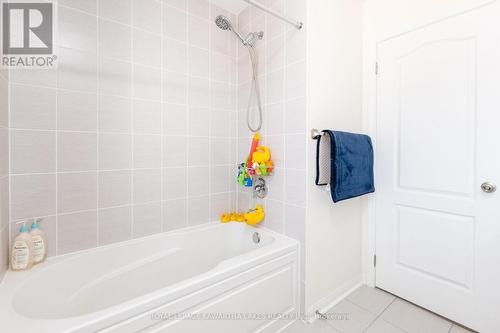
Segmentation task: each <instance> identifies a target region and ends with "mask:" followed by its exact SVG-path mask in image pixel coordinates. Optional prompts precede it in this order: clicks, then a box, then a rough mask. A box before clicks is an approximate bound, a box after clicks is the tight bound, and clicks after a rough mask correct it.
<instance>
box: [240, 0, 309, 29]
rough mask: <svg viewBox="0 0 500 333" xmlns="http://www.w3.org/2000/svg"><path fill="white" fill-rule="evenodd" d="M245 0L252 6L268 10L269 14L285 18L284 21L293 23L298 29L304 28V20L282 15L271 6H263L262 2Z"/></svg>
mask: <svg viewBox="0 0 500 333" xmlns="http://www.w3.org/2000/svg"><path fill="white" fill-rule="evenodd" d="M243 1H245V2H246V3H248V4H250V5H252V6H255V7H257V8H259V9H261V10H263V11H265V12H267V13H268V14H271V15H272V16H274V17H277V18H279V19H280V20H283V21H285V22H287V23H289V24H291V25H293V26H294V27H296V28H297V29H302V26H303V25H304V24H303V23H302V22H300V21H295V20H292V19H289V18H288V17H285V16H283V15H281V14H280V13H278V12H277V11H274V10H272V9H270V8H267V7H265V6H263V5H262V4H260V3H258V2H257V1H254V0H243Z"/></svg>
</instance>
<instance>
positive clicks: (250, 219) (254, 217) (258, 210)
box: [244, 205, 265, 225]
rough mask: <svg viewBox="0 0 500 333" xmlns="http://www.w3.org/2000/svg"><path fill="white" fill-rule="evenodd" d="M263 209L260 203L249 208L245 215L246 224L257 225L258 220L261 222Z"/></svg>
mask: <svg viewBox="0 0 500 333" xmlns="http://www.w3.org/2000/svg"><path fill="white" fill-rule="evenodd" d="M264 216H265V214H264V209H263V208H262V206H261V205H257V206H255V208H254V209H250V210H249V211H248V212H247V213H246V214H245V215H244V217H245V222H246V223H247V224H248V225H257V224H259V223H260V222H262V220H264Z"/></svg>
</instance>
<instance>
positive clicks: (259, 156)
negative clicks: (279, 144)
mask: <svg viewBox="0 0 500 333" xmlns="http://www.w3.org/2000/svg"><path fill="white" fill-rule="evenodd" d="M270 160H271V151H270V150H269V148H268V147H265V146H259V147H257V148H256V149H255V152H254V153H253V156H252V162H254V163H255V162H257V163H259V164H260V163H263V162H264V163H265V162H267V161H270Z"/></svg>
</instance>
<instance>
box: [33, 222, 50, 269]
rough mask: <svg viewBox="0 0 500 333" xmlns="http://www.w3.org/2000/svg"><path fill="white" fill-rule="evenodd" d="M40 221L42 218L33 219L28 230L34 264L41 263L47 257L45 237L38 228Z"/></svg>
mask: <svg viewBox="0 0 500 333" xmlns="http://www.w3.org/2000/svg"><path fill="white" fill-rule="evenodd" d="M40 222H42V219H34V220H33V224H32V225H31V231H30V236H31V244H32V246H33V264H34V265H36V264H38V263H41V262H42V261H44V260H45V258H46V257H47V237H46V236H45V233H44V232H43V231H42V230H41V229H40Z"/></svg>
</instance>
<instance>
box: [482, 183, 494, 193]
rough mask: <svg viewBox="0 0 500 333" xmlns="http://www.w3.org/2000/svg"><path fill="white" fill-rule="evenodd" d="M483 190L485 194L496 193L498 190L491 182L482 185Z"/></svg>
mask: <svg viewBox="0 0 500 333" xmlns="http://www.w3.org/2000/svg"><path fill="white" fill-rule="evenodd" d="M481 189H482V190H483V192H485V193H494V192H495V191H496V190H497V186H496V185H495V184H493V183H491V182H486V183H483V184H482V185H481Z"/></svg>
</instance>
